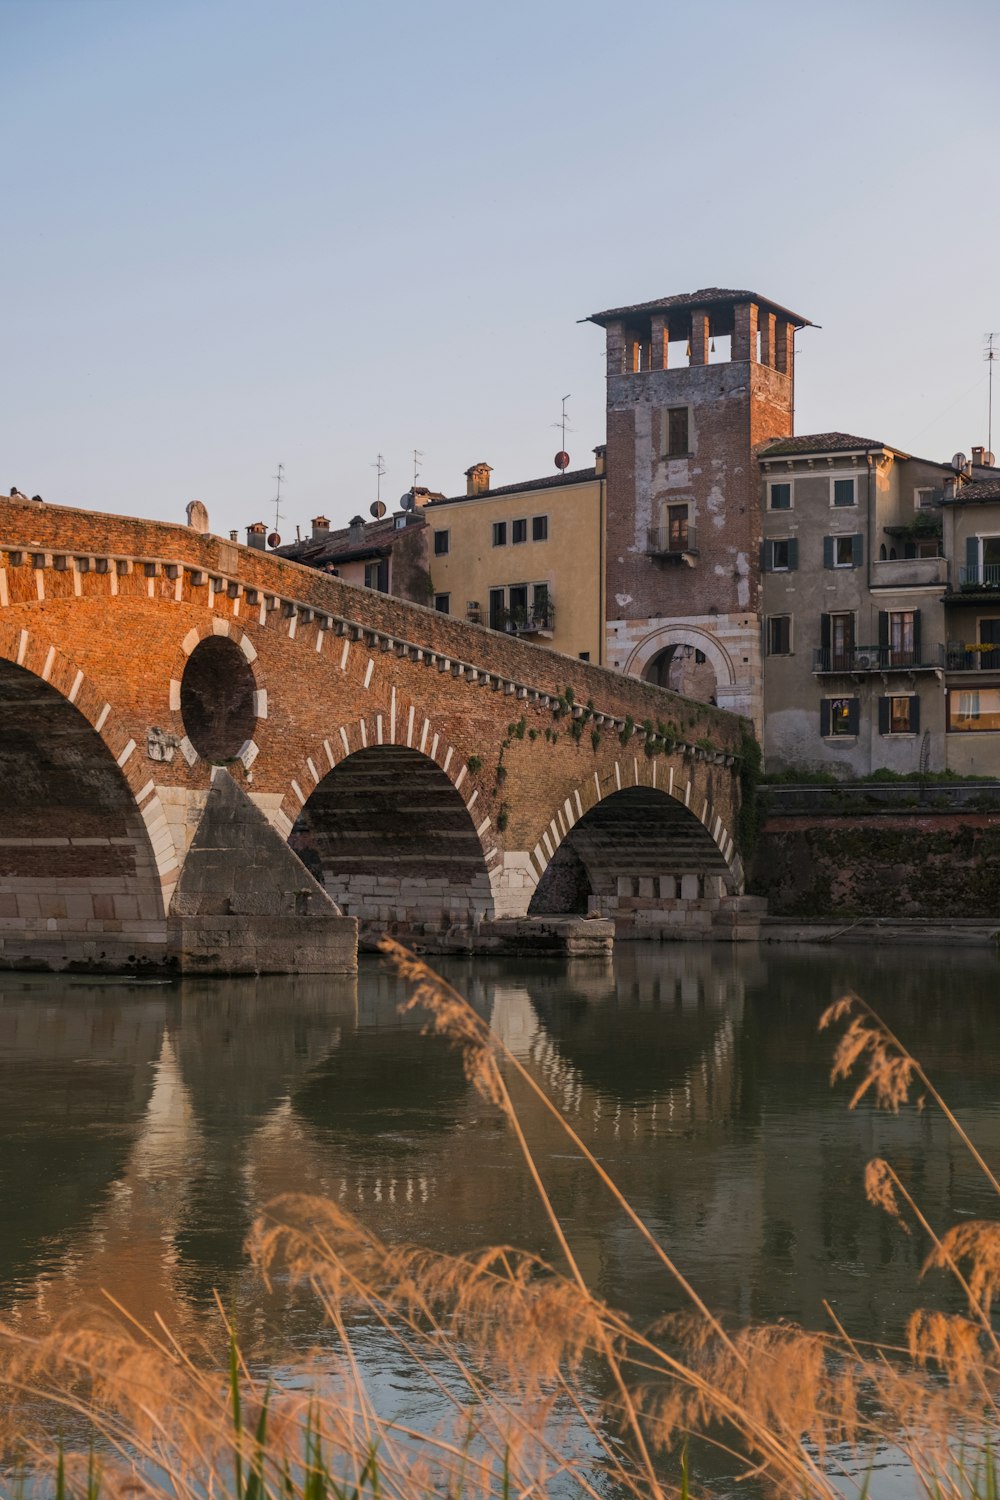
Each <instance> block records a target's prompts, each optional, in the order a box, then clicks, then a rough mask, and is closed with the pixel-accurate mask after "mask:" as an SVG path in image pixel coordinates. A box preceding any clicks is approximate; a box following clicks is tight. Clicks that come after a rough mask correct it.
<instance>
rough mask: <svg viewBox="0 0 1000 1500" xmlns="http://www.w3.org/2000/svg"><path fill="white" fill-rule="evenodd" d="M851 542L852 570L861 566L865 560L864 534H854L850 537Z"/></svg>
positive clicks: (857, 532) (859, 532) (861, 532)
mask: <svg viewBox="0 0 1000 1500" xmlns="http://www.w3.org/2000/svg"><path fill="white" fill-rule="evenodd" d="M851 540H852V546H851V567H852V568H860V567H861V564H862V563H863V562H864V560H865V534H864V532H863V531H856V532H855V533H854V536H853V537H852V539H851Z"/></svg>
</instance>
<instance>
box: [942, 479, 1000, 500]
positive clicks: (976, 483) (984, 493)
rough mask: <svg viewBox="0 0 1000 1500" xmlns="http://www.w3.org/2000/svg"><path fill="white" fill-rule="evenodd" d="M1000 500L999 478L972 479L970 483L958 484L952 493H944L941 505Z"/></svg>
mask: <svg viewBox="0 0 1000 1500" xmlns="http://www.w3.org/2000/svg"><path fill="white" fill-rule="evenodd" d="M990 500H993V501H996V500H1000V478H998V479H974V480H973V481H972V483H971V484H962V485H959V486H958V488H957V489H956V491H955V494H954V495H951V496H949V495H946V496H945V498H944V500H943V501H942V504H943V505H985V504H986V503H987V501H990Z"/></svg>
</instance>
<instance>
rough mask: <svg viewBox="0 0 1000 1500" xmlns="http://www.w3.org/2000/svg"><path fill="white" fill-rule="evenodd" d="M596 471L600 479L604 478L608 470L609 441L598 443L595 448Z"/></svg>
mask: <svg viewBox="0 0 1000 1500" xmlns="http://www.w3.org/2000/svg"><path fill="white" fill-rule="evenodd" d="M594 472H595V473H596V475H597V477H598V479H603V478H604V476H605V474H606V473H607V472H608V445H607V443H598V445H597V447H596V448H595V449H594Z"/></svg>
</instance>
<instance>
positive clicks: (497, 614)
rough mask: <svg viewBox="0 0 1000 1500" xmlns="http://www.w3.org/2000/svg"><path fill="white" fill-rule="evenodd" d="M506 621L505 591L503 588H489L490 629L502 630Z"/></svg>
mask: <svg viewBox="0 0 1000 1500" xmlns="http://www.w3.org/2000/svg"><path fill="white" fill-rule="evenodd" d="M506 623H507V600H506V591H505V590H504V589H490V629H491V630H503V628H504V626H505V625H506Z"/></svg>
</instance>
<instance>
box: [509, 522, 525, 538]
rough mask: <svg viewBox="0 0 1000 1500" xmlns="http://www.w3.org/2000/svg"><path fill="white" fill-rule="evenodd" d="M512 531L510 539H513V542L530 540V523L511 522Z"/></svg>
mask: <svg viewBox="0 0 1000 1500" xmlns="http://www.w3.org/2000/svg"><path fill="white" fill-rule="evenodd" d="M510 531H511V537H510V539H511V541H512V542H526V541H527V540H528V523H527V521H513V522H511V528H510Z"/></svg>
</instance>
